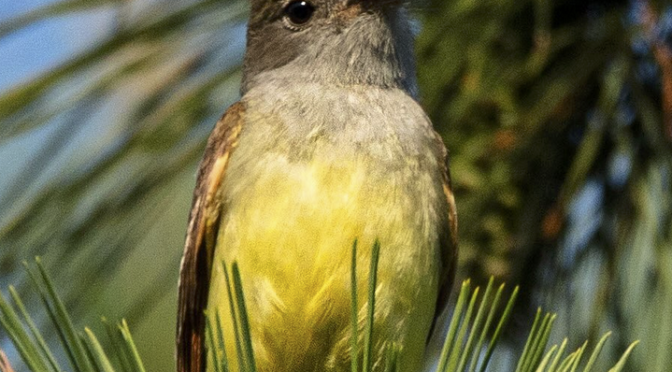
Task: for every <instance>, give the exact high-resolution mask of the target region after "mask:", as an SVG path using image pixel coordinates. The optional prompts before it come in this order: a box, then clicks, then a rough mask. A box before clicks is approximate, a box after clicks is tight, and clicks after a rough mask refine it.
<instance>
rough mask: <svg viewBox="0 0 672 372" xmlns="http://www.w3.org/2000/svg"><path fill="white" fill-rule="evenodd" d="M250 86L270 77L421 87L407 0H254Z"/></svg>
mask: <svg viewBox="0 0 672 372" xmlns="http://www.w3.org/2000/svg"><path fill="white" fill-rule="evenodd" d="M243 70H244V77H243V87H242V90H243V93H244V92H245V91H247V90H248V89H249V88H251V87H253V86H255V85H256V84H259V83H261V82H264V81H267V80H268V79H283V80H288V81H287V82H288V83H291V82H292V81H295V82H300V81H311V82H324V83H328V84H338V85H351V84H356V85H367V84H368V85H376V86H381V87H393V88H402V89H405V90H407V91H408V92H409V93H410V94H412V95H414V94H415V67H414V62H413V35H412V31H411V25H410V22H409V19H408V16H407V12H406V10H405V9H404V1H402V0H251V15H250V21H249V24H248V33H247V52H246V55H245V62H244V67H243Z"/></svg>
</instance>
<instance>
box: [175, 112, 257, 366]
mask: <svg viewBox="0 0 672 372" xmlns="http://www.w3.org/2000/svg"><path fill="white" fill-rule="evenodd" d="M244 116H245V107H244V105H243V104H242V103H240V102H238V103H235V104H234V105H232V106H231V107H229V109H228V110H227V111H226V112H225V113H224V115H223V116H222V118H221V119H220V120H219V122H217V125H216V126H215V129H214V130H213V132H212V134H211V135H210V138H209V139H208V144H207V147H206V150H205V155H204V156H203V160H202V161H201V166H200V169H199V172H198V179H197V181H196V189H195V190H194V199H193V203H192V208H191V214H190V215H189V227H188V230H187V238H186V243H185V247H184V256H183V257H182V267H181V269H180V283H179V303H178V314H177V371H178V372H202V371H205V360H204V352H203V351H204V345H203V342H204V340H205V336H204V331H205V314H204V311H205V308H206V305H207V302H208V291H209V288H210V271H211V268H212V257H213V253H214V249H215V242H216V240H217V228H218V222H219V217H220V214H221V201H220V200H219V198H218V193H219V188H220V186H221V184H222V181H223V179H224V175H225V172H226V166H227V164H228V160H229V157H230V155H231V153H232V151H233V150H234V149H235V147H236V145H237V142H238V137H239V134H240V131H241V129H242V126H243V120H244Z"/></svg>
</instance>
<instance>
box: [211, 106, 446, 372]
mask: <svg viewBox="0 0 672 372" xmlns="http://www.w3.org/2000/svg"><path fill="white" fill-rule="evenodd" d="M346 101H347V99H346ZM249 111H250V108H248V112H247V113H246V115H247V118H248V119H247V120H248V122H246V124H245V126H244V127H243V132H242V133H241V137H240V140H239V143H238V147H237V148H236V150H235V151H234V152H233V154H232V156H231V159H230V163H229V167H228V169H227V171H226V176H225V179H224V182H223V184H222V189H221V196H220V197H221V199H222V208H223V214H222V219H221V226H220V229H219V233H218V240H217V249H216V252H215V261H216V262H219V261H225V262H228V263H230V262H232V261H233V260H236V261H237V262H238V263H239V266H240V268H241V273H242V276H243V282H244V288H245V294H246V300H247V301H248V308H249V312H250V319H251V323H252V332H253V338H255V347H256V348H257V349H259V350H255V351H256V352H257V353H258V357H259V358H260V360H261V363H262V364H263V363H264V361H266V363H267V364H268V365H275V364H276V363H282V364H284V365H290V366H291V365H293V364H292V363H294V367H292V368H294V369H289V368H290V367H288V369H287V370H304V369H302V368H303V367H300V366H299V365H300V364H301V363H304V362H305V360H306V358H308V359H310V360H325V361H327V362H325V363H332V365H333V366H336V365H337V364H338V363H339V360H340V358H346V357H347V356H348V352H347V348H348V347H349V335H350V328H349V314H350V285H351V283H350V272H351V253H352V249H351V248H352V246H353V242H354V241H355V240H357V242H358V247H359V248H358V257H357V262H358V273H359V279H358V285H359V287H360V288H361V290H360V294H361V296H360V305H362V304H364V303H365V301H366V298H365V292H366V291H365V288H366V286H367V280H368V266H369V260H370V252H371V247H372V245H373V244H374V242H375V241H379V242H380V245H381V256H380V265H379V273H378V275H379V285H378V287H377V299H378V305H377V306H378V308H377V309H378V310H377V312H376V313H377V321H378V322H379V324H381V325H385V327H383V328H381V329H384V330H385V331H384V332H383V333H384V335H383V334H381V336H384V337H385V338H387V339H390V340H393V341H395V342H399V343H401V344H407V346H406V348H408V349H409V350H411V351H413V350H414V349H420V350H421V349H424V341H425V340H424V338H425V337H426V333H427V329H428V327H429V325H430V323H431V319H432V315H433V314H434V306H435V301H436V295H437V288H438V280H439V278H438V271H439V262H440V260H439V233H440V229H442V228H444V227H445V226H447V224H446V221H445V219H446V216H445V211H446V210H447V208H446V205H445V198H444V196H443V193H442V192H443V191H442V187H443V186H442V183H441V182H442V181H441V166H442V165H441V164H440V162H441V160H442V159H440V156H438V154H437V151H436V150H435V145H436V143H435V142H432V141H433V140H434V139H433V138H432V137H431V136H429V135H427V132H426V128H425V125H426V124H425V123H418V124H417V125H418V126H419V128H418V129H417V132H418V133H416V134H413V130H412V128H411V129H410V130H409V128H397V127H395V124H390V122H393V121H394V119H393V118H392V117H389V118H388V117H387V116H386V115H383V116H381V117H380V118H379V119H380V120H379V121H378V122H377V123H376V122H374V123H370V124H371V125H379V128H378V131H374V132H376V133H373V134H372V133H369V131H364V132H365V133H359V132H362V131H361V130H360V129H356V128H349V127H348V124H342V126H341V132H336V131H334V130H333V128H330V127H328V124H330V123H329V120H327V119H324V120H323V124H324V123H326V124H327V126H326V127H325V126H320V125H317V126H313V127H312V129H311V127H310V126H309V125H308V123H303V122H295V123H294V124H295V126H296V127H292V125H291V123H288V122H287V120H288V118H287V117H283V115H278V113H277V112H275V111H273V110H267V111H265V112H264V110H263V109H262V110H261V112H260V113H253V114H251V115H250V113H249ZM304 113H305V112H304ZM315 115H316V114H308V115H307V116H308V117H311V116H315ZM334 115H336V116H338V115H343V113H340V114H334ZM332 116H333V115H332ZM296 117H297V119H296V120H297V121H303V120H306V118H303V119H302V118H301V116H296ZM423 117H424V116H423ZM342 119H343V118H342ZM360 119H361V118H358V117H357V115H352V121H353V122H357V121H359V120H360ZM309 120H311V121H313V122H314V120H315V118H311V119H309ZM409 120H411V119H409ZM423 120H424V119H423ZM397 121H398V120H397ZM339 122H340V120H339ZM411 124H412V123H411ZM302 126H304V128H301V127H302ZM347 131H351V132H352V133H347ZM367 136H373V137H376V138H375V139H376V141H375V142H371V143H369V144H368V145H367V144H364V143H362V141H361V140H362V139H363V138H365V137H367ZM407 136H415V137H414V138H405V137H407ZM425 137H426V138H425ZM348 138H349V139H350V140H348ZM423 140H425V141H427V143H426V146H421V145H419V144H418V143H419V142H421V141H423ZM403 141H407V142H403ZM218 266H219V265H215V271H213V281H212V283H213V284H212V288H211V294H210V300H209V302H210V306H209V307H210V308H212V306H213V304H214V306H215V307H217V308H219V309H221V311H224V312H227V311H228V310H227V309H228V303H226V294H225V290H224V288H225V287H224V286H223V285H222V280H221V278H222V276H221V271H220V270H221V269H220V268H219V267H218ZM361 314H362V318H363V315H364V313H363V312H362V313H361ZM255 333H256V337H255ZM338 345H341V346H338ZM289 351H291V352H289ZM413 353H414V354H415V357H414V358H417V355H418V353H419V352H418V350H415V351H414V352H413ZM413 353H412V354H413ZM420 354H421V351H420ZM278 355H284V356H283V360H282V361H279V360H275V359H277V358H278ZM292 355H296V360H293V359H292ZM307 355H308V356H310V357H306V356H307ZM409 363H410V362H409ZM320 368H322V369H320ZM320 368H317V369H316V370H328V369H329V368H327V367H326V366H322V367H320ZM325 368H326V369H325ZM334 368H335V367H334ZM274 370H278V369H274Z"/></svg>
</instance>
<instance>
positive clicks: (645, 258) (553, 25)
mask: <svg viewBox="0 0 672 372" xmlns="http://www.w3.org/2000/svg"><path fill="white" fill-rule="evenodd" d="M410 7H411V11H412V12H413V14H414V16H415V17H416V19H417V21H418V22H417V26H418V27H417V32H418V43H417V55H418V63H419V71H418V73H419V79H420V85H421V92H422V104H423V105H424V107H425V108H426V110H427V111H428V113H429V114H430V116H431V117H432V119H433V122H434V123H435V126H436V128H437V130H439V131H440V133H441V134H442V135H443V138H444V140H445V142H446V144H447V146H448V148H449V149H450V152H451V168H452V176H453V183H454V188H455V191H456V197H457V204H458V212H459V220H460V240H461V252H460V255H461V256H460V277H461V278H466V277H471V278H473V279H474V280H475V281H477V282H478V283H483V282H484V281H486V280H487V278H488V277H489V276H491V275H494V276H495V277H496V278H497V279H498V280H500V281H506V282H507V283H509V284H520V285H521V287H522V290H523V296H522V297H521V298H520V299H519V301H518V309H517V311H516V315H515V319H514V322H513V325H512V327H511V330H510V332H509V337H508V340H509V341H510V342H511V343H512V344H515V343H516V342H519V341H517V340H519V339H520V336H525V335H524V332H525V331H526V330H527V329H528V328H529V325H530V323H531V314H532V312H533V311H534V310H535V309H536V308H537V307H538V306H542V307H543V308H544V309H546V310H549V311H556V312H558V314H559V321H558V322H557V325H556V329H555V331H554V332H555V333H554V335H553V341H554V342H559V341H561V339H562V337H564V336H565V335H567V336H569V338H570V345H571V346H572V348H574V347H578V346H579V344H580V343H581V342H583V340H585V339H589V340H591V341H593V342H594V341H595V339H596V338H597V337H599V336H600V335H601V334H603V333H604V332H606V331H607V330H612V331H614V336H613V337H612V339H611V341H610V342H609V343H608V344H607V353H606V354H607V356H606V357H603V358H602V360H603V361H614V360H615V358H616V357H617V354H618V353H620V352H622V351H623V350H624V349H625V347H626V346H627V345H628V344H629V343H630V342H631V341H634V340H636V339H640V340H641V341H642V343H641V344H640V346H638V348H637V349H636V351H635V353H634V354H633V356H632V358H631V361H630V362H629V363H630V364H629V370H632V371H647V372H658V371H660V372H665V371H671V370H672V358H670V350H672V156H671V155H672V3H671V1H670V0H481V1H475V0H426V1H414V2H412V4H410ZM247 11H248V4H247V1H246V0H182V1H179V2H178V1H169V0H61V1H55V0H23V1H12V0H0V288H3V289H5V288H6V287H7V285H9V284H15V285H16V286H17V287H18V289H19V290H20V291H21V292H27V291H28V289H29V284H28V283H27V281H26V276H25V274H24V272H23V270H22V267H21V266H22V265H21V263H22V261H23V260H26V259H30V258H32V257H33V256H35V255H40V256H43V259H44V261H45V263H46V264H47V266H48V270H49V272H50V273H52V275H53V276H54V278H55V280H56V282H57V286H58V288H59V290H60V293H61V294H62V295H63V297H64V299H65V300H66V302H67V305H68V307H69V309H71V311H72V314H73V316H74V318H75V321H76V323H77V325H78V326H80V327H81V326H83V325H85V324H88V325H91V326H92V328H94V330H96V329H98V330H101V328H102V326H100V322H99V319H100V316H102V315H104V316H106V317H108V318H112V319H116V318H121V317H125V318H127V319H128V321H129V323H130V327H131V330H132V331H133V332H134V335H135V337H136V341H137V344H138V345H139V348H140V352H141V354H142V355H143V357H144V359H145V363H146V364H147V368H148V370H151V371H170V370H172V369H173V368H174V367H173V365H174V352H173V343H174V341H173V340H174V333H175V313H176V301H177V299H176V288H177V277H178V266H179V259H180V256H181V254H182V244H183V238H184V234H185V231H186V222H187V215H188V211H189V207H190V203H191V193H192V189H193V186H194V182H195V173H196V168H197V165H198V161H199V160H200V157H201V155H202V152H203V148H204V144H205V139H206V137H207V135H208V134H209V132H210V130H211V129H212V127H213V126H214V123H215V122H216V120H217V119H218V117H219V116H220V115H221V113H222V112H223V111H224V110H225V109H226V107H227V106H228V105H230V104H231V103H233V102H235V101H236V100H237V98H238V85H239V81H240V71H239V66H240V62H241V58H242V55H243V52H244V45H245V19H246V16H247ZM31 304H32V305H31ZM29 305H31V307H36V306H35V305H37V302H36V301H35V300H33V301H32V302H29ZM0 348H4V349H11V348H10V347H9V342H8V340H6V338H3V335H2V334H0ZM10 357H11V359H12V360H13V361H17V360H18V359H17V355H16V354H10ZM16 364H17V365H18V366H20V363H16ZM500 370H505V369H500Z"/></svg>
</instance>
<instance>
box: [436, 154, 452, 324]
mask: <svg viewBox="0 0 672 372" xmlns="http://www.w3.org/2000/svg"><path fill="white" fill-rule="evenodd" d="M441 147H442V148H443V151H444V156H445V162H444V168H443V193H444V194H445V196H446V201H447V205H448V221H447V222H448V226H446V229H445V230H444V231H443V232H442V234H441V238H440V240H441V264H442V271H441V282H440V283H439V284H440V287H439V297H438V300H437V304H436V313H435V315H434V322H436V321H437V318H438V317H439V315H441V312H442V311H443V310H444V309H445V308H446V303H447V302H448V297H449V296H450V291H451V289H452V287H453V280H454V279H455V272H456V271H457V253H458V239H457V209H456V207H455V197H454V195H453V187H452V184H451V180H450V168H449V165H448V163H449V161H448V154H447V152H446V150H445V148H444V147H443V142H441ZM432 328H434V327H432Z"/></svg>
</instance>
